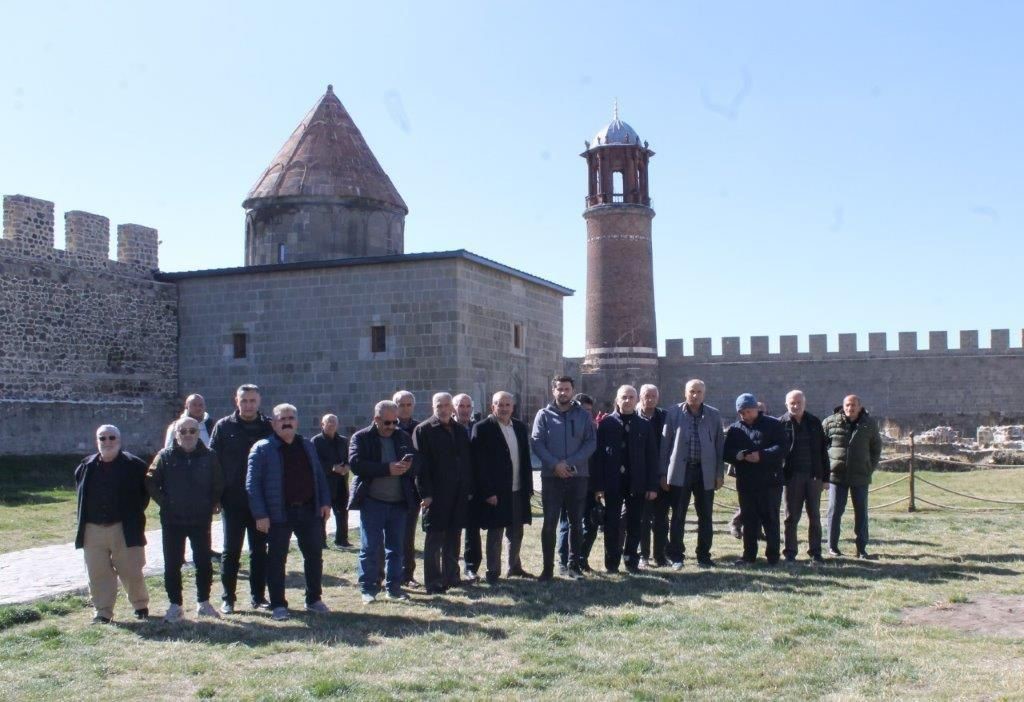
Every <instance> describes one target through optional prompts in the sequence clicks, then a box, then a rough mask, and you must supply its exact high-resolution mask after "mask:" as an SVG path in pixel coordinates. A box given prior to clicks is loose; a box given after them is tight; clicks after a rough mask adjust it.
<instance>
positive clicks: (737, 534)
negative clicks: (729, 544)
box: [729, 524, 743, 540]
mask: <svg viewBox="0 0 1024 702" xmlns="http://www.w3.org/2000/svg"><path fill="white" fill-rule="evenodd" d="M729 533H730V534H732V536H733V538H734V539H736V540H739V539H742V538H743V530H742V529H740V528H739V527H738V526H736V525H735V524H730V525H729Z"/></svg>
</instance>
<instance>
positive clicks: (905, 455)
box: [878, 453, 910, 465]
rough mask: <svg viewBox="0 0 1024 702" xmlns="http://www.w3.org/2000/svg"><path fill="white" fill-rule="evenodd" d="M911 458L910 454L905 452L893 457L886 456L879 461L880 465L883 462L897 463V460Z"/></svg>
mask: <svg viewBox="0 0 1024 702" xmlns="http://www.w3.org/2000/svg"><path fill="white" fill-rule="evenodd" d="M909 458H910V454H909V453H908V454H904V455H903V456H893V457H892V458H886V459H885V460H882V461H879V462H878V465H882V464H883V463H895V462H896V461H906V460H908V459H909Z"/></svg>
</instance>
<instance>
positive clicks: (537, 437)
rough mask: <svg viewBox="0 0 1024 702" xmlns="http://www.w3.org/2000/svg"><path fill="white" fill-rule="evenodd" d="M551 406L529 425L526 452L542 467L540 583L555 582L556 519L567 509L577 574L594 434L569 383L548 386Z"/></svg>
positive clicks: (571, 572) (572, 572)
mask: <svg viewBox="0 0 1024 702" xmlns="http://www.w3.org/2000/svg"><path fill="white" fill-rule="evenodd" d="M551 394H552V395H553V396H554V402H552V403H551V404H549V405H548V406H547V407H545V408H543V409H541V410H540V411H539V412H537V416H536V417H535V418H534V420H533V434H532V435H531V436H530V448H532V449H533V452H534V453H535V454H536V455H537V458H539V459H540V461H541V472H540V477H541V502H542V504H543V507H544V526H543V528H542V529H541V532H540V543H541V551H543V554H544V570H543V571H541V574H540V577H539V578H538V580H540V581H547V580H551V579H552V578H553V577H554V567H555V530H556V529H557V528H558V515H559V513H560V512H561V510H562V508H563V507H564V508H565V511H566V513H567V514H568V516H569V557H568V564H569V569H568V571H567V574H568V576H569V577H570V578H572V579H573V580H575V579H577V578H581V577H583V573H582V571H581V570H580V558H581V553H582V551H581V546H582V544H583V503H584V500H585V499H586V496H587V483H588V482H589V478H590V471H589V470H588V461H589V459H590V455H591V454H592V453H594V449H595V448H597V434H596V432H595V431H594V420H593V418H591V416H590V413H589V412H587V411H586V410H585V409H583V408H582V407H581V406H580V404H579V403H578V402H574V401H573V399H572V396H573V381H572V378H570V377H569V376H567V375H560V376H557V377H555V378H554V379H553V380H552V381H551Z"/></svg>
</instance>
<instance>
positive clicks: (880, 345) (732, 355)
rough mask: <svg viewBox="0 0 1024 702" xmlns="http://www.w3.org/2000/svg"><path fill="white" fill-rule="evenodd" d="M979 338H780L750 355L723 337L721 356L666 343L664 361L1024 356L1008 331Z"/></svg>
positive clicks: (705, 343)
mask: <svg viewBox="0 0 1024 702" xmlns="http://www.w3.org/2000/svg"><path fill="white" fill-rule="evenodd" d="M978 338H979V334H978V331H977V330H975V329H971V330H965V331H961V332H960V347H959V348H950V347H949V339H948V334H947V333H946V332H944V331H931V332H928V348H927V349H922V348H919V347H918V333H917V332H912V331H911V332H899V335H898V337H897V339H898V347H897V348H895V349H890V348H889V347H888V338H887V335H886V334H885V332H872V333H870V334H868V348H866V349H858V347H857V335H856V334H839V348H837V349H836V348H833V349H829V348H828V336H827V335H826V334H811V335H809V336H808V338H807V340H808V345H807V349H808V350H807V351H799V350H798V349H799V346H798V343H799V337H798V336H796V335H784V336H780V337H779V350H778V351H777V352H771V351H769V337H767V336H752V337H750V350H749V352H748V353H741V351H740V337H738V336H725V337H722V349H721V352H720V353H712V349H711V339H710V338H707V337H704V338H695V339H693V349H692V352H691V353H689V354H687V353H684V348H683V340H682V339H666V340H665V356H664V359H665V360H667V361H669V362H671V361H672V360H688V361H703V362H713V363H714V362H744V361H759V362H763V361H768V362H771V361H805V360H831V359H836V360H839V359H851V358H861V359H866V358H902V357H907V356H935V355H987V354H1015V355H1024V348H1021V347H1020V346H1015V347H1011V346H1010V330H1009V329H993V330H992V331H991V333H990V337H989V338H990V343H989V347H988V348H981V346H980V345H979V343H978ZM1020 338H1021V340H1022V341H1024V330H1022V331H1021V337H1020Z"/></svg>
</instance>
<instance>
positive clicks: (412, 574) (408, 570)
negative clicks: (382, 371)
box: [381, 390, 420, 587]
mask: <svg viewBox="0 0 1024 702" xmlns="http://www.w3.org/2000/svg"><path fill="white" fill-rule="evenodd" d="M391 401H392V402H394V403H395V406H396V407H398V427H397V428H398V429H400V430H401V431H403V432H405V433H406V434H408V435H409V439H410V441H411V440H412V432H413V430H414V429H416V425H417V424H419V420H418V419H416V418H415V417H414V416H413V414H414V413H415V411H416V396H415V395H413V394H412V393H411V392H409V391H408V390H399V391H398V392H396V393H395V394H394V395H393V396H392V397H391ZM410 477H412V476H411V475H410ZM412 489H413V493H414V497H415V498H416V501H415V503H414V505H413V506H412V507H410V508H409V514H408V515H406V519H405V539H404V540H403V541H402V543H403V544H404V546H403V548H405V553H403V554H402V564H403V565H402V567H403V568H404V569H405V572H404V573H403V575H402V584H403V585H404V586H406V587H419V583H418V582H416V524H417V523H418V522H419V518H420V496H419V493H417V492H416V485H415V484H413V488H412ZM381 555H382V559H381V560H382V561H383V560H384V559H383V552H382V554H381Z"/></svg>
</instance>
